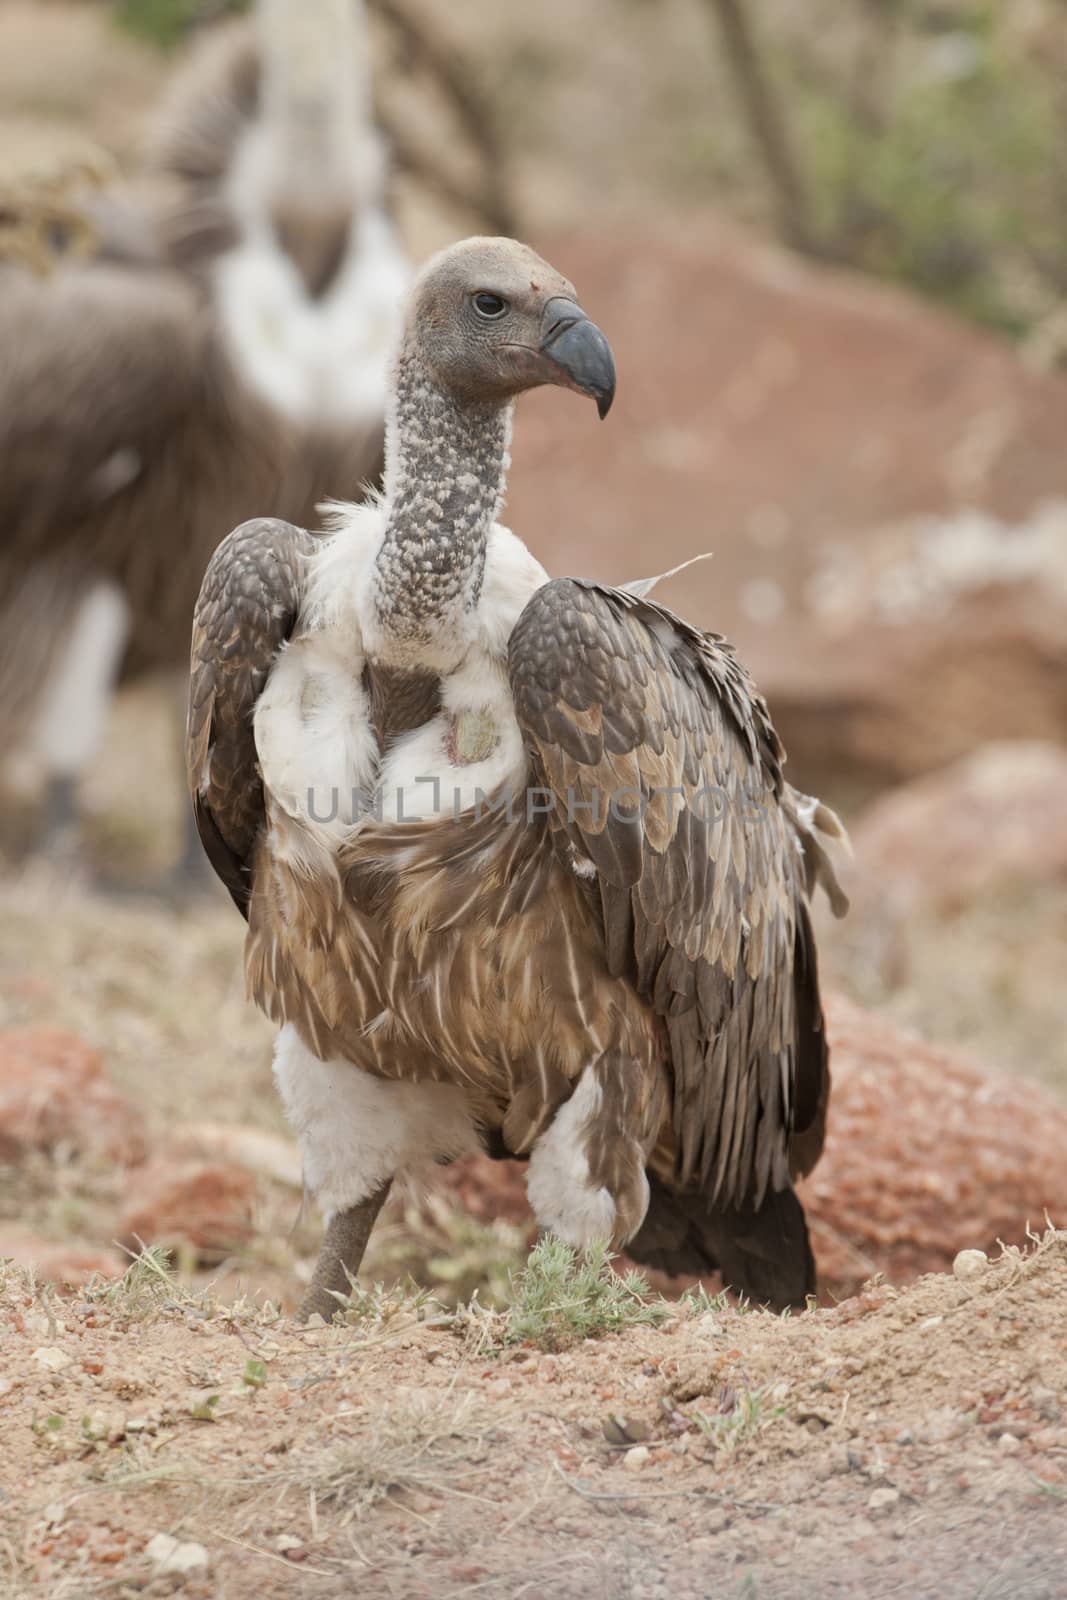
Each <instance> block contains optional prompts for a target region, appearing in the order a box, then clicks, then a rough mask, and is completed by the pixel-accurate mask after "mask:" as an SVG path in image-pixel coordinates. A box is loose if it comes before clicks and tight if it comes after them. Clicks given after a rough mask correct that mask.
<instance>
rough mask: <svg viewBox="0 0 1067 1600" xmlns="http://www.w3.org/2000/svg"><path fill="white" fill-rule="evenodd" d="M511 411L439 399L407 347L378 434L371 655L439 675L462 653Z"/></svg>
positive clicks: (503, 466) (494, 510) (499, 489)
mask: <svg viewBox="0 0 1067 1600" xmlns="http://www.w3.org/2000/svg"><path fill="white" fill-rule="evenodd" d="M511 414H512V406H511V404H510V403H508V404H506V405H498V404H484V403H476V402H469V403H468V402H461V401H459V400H457V399H456V397H455V396H454V395H451V394H448V393H446V392H445V391H444V390H443V389H442V388H441V386H440V385H439V384H438V383H437V382H436V381H435V379H434V378H433V377H432V376H431V374H430V373H429V372H428V370H427V369H426V367H425V366H424V365H423V363H422V361H421V360H420V358H419V356H418V355H417V353H416V352H415V350H414V349H413V348H412V345H411V342H410V340H409V339H406V340H405V342H404V345H403V347H402V349H401V352H400V357H399V360H398V363H397V371H396V395H395V400H394V403H393V407H392V411H391V414H390V417H389V421H388V426H387V433H386V460H387V463H388V464H387V469H386V484H385V511H386V523H385V531H384V535H383V538H382V544H381V548H380V550H379V552H378V556H377V559H376V562H375V570H374V581H373V589H372V608H373V615H374V624H375V626H374V633H375V634H376V635H377V639H376V647H375V653H376V654H378V655H379V657H380V658H381V659H382V660H388V661H390V662H392V663H393V664H396V665H409V666H419V665H425V666H427V667H431V668H440V667H441V666H442V665H444V664H446V663H448V662H450V661H452V662H454V661H456V660H458V659H459V657H461V656H462V654H463V653H464V651H465V649H466V645H467V641H468V637H469V624H470V619H471V614H472V613H473V611H474V609H475V607H476V606H477V604H478V600H479V597H480V595H481V589H482V577H483V574H484V570H485V551H486V544H487V542H488V538H489V532H490V529H491V528H492V526H493V523H494V522H495V521H496V518H497V516H498V514H499V511H500V506H501V503H502V500H503V496H504V483H505V478H506V474H507V469H508V445H509V443H510V440H511Z"/></svg>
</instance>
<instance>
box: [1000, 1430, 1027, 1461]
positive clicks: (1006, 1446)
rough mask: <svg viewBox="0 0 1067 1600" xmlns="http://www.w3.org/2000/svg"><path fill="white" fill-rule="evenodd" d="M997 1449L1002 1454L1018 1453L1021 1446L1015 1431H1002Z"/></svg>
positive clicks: (1011, 1454)
mask: <svg viewBox="0 0 1067 1600" xmlns="http://www.w3.org/2000/svg"><path fill="white" fill-rule="evenodd" d="M997 1449H998V1450H999V1451H1000V1453H1001V1455H1002V1456H1013V1455H1016V1454H1017V1453H1018V1451H1019V1450H1020V1449H1021V1446H1020V1444H1019V1441H1018V1439H1017V1438H1016V1437H1015V1435H1014V1434H1013V1433H1002V1434H1001V1436H1000V1438H999V1439H998V1440H997Z"/></svg>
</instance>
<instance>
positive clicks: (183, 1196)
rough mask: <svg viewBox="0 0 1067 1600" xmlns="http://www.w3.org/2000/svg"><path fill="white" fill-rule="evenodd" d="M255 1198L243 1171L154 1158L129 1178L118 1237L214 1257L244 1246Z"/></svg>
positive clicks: (251, 1182)
mask: <svg viewBox="0 0 1067 1600" xmlns="http://www.w3.org/2000/svg"><path fill="white" fill-rule="evenodd" d="M255 1198H256V1182H255V1179H254V1178H253V1176H252V1174H251V1173H250V1172H248V1171H247V1170H246V1169H245V1168H244V1167H239V1166H234V1165H232V1164H229V1165H228V1164H226V1163H225V1162H221V1161H192V1160H190V1161H181V1160H177V1159H174V1158H172V1157H167V1156H164V1157H159V1158H156V1159H154V1160H152V1161H150V1162H148V1163H146V1165H145V1166H143V1167H142V1168H140V1169H139V1170H138V1171H137V1172H136V1174H134V1176H133V1178H132V1181H131V1183H130V1186H129V1188H128V1190H127V1193H126V1199H125V1204H124V1206H123V1211H122V1219H121V1222H120V1236H121V1237H122V1238H123V1239H125V1240H126V1241H127V1242H130V1243H132V1242H133V1241H136V1240H137V1239H140V1240H143V1242H144V1243H145V1244H161V1245H167V1246H170V1247H180V1246H186V1247H189V1246H191V1247H192V1248H193V1249H194V1250H196V1251H197V1252H198V1253H199V1254H200V1255H201V1256H202V1257H204V1258H208V1259H210V1258H212V1257H218V1256H220V1255H224V1254H226V1253H227V1252H228V1251H230V1250H232V1249H235V1248H238V1247H239V1246H241V1245H242V1244H244V1243H246V1242H247V1240H248V1238H249V1235H250V1234H251V1231H252V1211H253V1206H254V1203H255Z"/></svg>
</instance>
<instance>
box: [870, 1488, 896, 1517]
mask: <svg viewBox="0 0 1067 1600" xmlns="http://www.w3.org/2000/svg"><path fill="white" fill-rule="evenodd" d="M899 1500H900V1490H899V1489H890V1488H888V1487H886V1488H884V1489H874V1490H872V1492H871V1495H870V1497H869V1499H868V1501H867V1509H868V1511H891V1510H892V1508H893V1507H894V1506H895V1505H896V1504H897V1503H898V1501H899Z"/></svg>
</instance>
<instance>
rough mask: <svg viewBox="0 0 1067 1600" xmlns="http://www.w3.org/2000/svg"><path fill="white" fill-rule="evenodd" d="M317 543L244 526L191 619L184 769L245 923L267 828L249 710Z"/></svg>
mask: <svg viewBox="0 0 1067 1600" xmlns="http://www.w3.org/2000/svg"><path fill="white" fill-rule="evenodd" d="M315 544H316V540H315V536H314V535H313V534H310V533H307V532H306V531H305V530H304V529H303V528H294V527H293V526H292V525H291V524H290V523H288V522H279V521H276V520H275V519H273V518H267V517H263V518H257V519H255V520H254V521H252V522H243V523H242V524H241V526H240V527H239V528H235V529H234V531H233V532H232V533H231V534H230V535H229V537H228V538H226V539H224V540H223V541H222V543H221V544H220V545H219V547H218V549H217V550H216V551H215V554H214V556H213V557H212V558H211V562H210V564H209V566H208V569H207V572H206V573H205V574H204V582H203V586H202V587H201V590H200V598H199V600H198V601H197V604H196V611H195V613H194V618H193V643H192V651H191V655H190V666H189V672H190V681H189V719H188V724H187V731H186V746H185V749H186V768H187V773H188V780H189V794H190V797H191V799H192V803H193V814H194V816H195V818H196V826H197V829H198V831H199V833H200V837H201V839H202V841H203V844H204V849H205V851H206V852H207V856H208V859H209V861H210V862H211V865H212V866H213V867H214V869H215V871H216V872H217V873H218V875H219V877H220V878H221V879H222V881H223V883H224V884H225V885H226V887H227V889H228V890H229V891H230V894H231V895H232V897H233V900H234V903H235V905H236V906H237V907H238V909H239V910H240V911H241V912H242V914H243V915H244V916H247V915H248V901H249V898H250V895H251V890H252V883H251V863H252V852H253V849H254V847H255V843H256V839H257V837H258V835H259V832H260V829H261V827H262V825H263V784H262V780H261V778H260V773H259V765H258V761H257V758H256V747H255V739H254V737H253V732H252V712H253V710H254V708H255V704H256V701H257V699H258V698H259V695H260V694H261V692H262V690H263V686H264V684H265V683H266V681H267V675H268V673H269V672H270V668H271V663H272V662H273V660H274V658H275V656H276V654H277V652H278V649H279V647H280V646H281V645H282V644H283V643H284V642H285V640H286V639H287V638H288V637H289V635H290V633H291V632H292V629H293V624H294V623H295V621H296V617H297V613H298V611H299V607H300V594H301V589H302V584H303V575H304V569H305V564H306V562H307V559H308V557H309V556H310V555H311V553H312V551H313V550H314V549H315Z"/></svg>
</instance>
